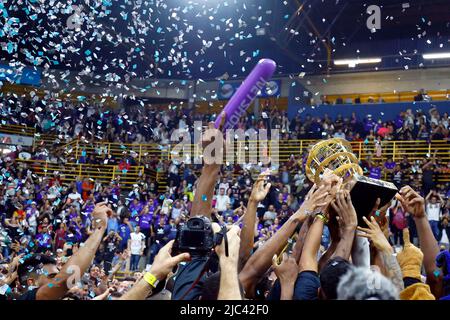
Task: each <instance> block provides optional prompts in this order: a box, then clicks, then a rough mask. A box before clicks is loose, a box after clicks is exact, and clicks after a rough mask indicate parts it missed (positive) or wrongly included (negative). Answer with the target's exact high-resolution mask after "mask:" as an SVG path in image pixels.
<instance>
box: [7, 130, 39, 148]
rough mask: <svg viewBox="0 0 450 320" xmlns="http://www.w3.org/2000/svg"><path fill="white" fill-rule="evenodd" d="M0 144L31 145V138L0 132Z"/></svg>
mask: <svg viewBox="0 0 450 320" xmlns="http://www.w3.org/2000/svg"><path fill="white" fill-rule="evenodd" d="M0 144H8V145H16V146H17V145H19V146H27V147H29V146H32V145H33V138H32V137H25V136H19V135H16V134H8V133H0Z"/></svg>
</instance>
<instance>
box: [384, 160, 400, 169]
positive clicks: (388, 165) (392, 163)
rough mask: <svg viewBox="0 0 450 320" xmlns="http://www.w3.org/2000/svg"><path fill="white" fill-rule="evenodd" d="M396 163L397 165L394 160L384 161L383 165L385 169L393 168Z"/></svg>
mask: <svg viewBox="0 0 450 320" xmlns="http://www.w3.org/2000/svg"><path fill="white" fill-rule="evenodd" d="M396 165H397V164H396V163H395V161H392V162H389V161H386V162H385V163H384V167H385V168H386V169H390V170H392V169H394V168H395V166H396Z"/></svg>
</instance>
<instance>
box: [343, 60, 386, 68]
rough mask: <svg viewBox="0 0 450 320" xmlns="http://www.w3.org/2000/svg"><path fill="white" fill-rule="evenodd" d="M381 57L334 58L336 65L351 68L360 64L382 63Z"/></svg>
mask: <svg viewBox="0 0 450 320" xmlns="http://www.w3.org/2000/svg"><path fill="white" fill-rule="evenodd" d="M380 62H381V58H367V59H344V60H334V65H335V66H349V67H350V68H354V67H356V65H358V64H369V63H380Z"/></svg>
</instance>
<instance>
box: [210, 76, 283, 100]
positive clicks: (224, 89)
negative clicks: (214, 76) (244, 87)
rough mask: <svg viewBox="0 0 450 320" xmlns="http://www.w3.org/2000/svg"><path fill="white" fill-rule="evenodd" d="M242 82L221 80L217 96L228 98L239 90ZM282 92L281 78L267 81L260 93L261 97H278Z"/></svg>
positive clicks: (223, 98) (220, 98)
mask: <svg viewBox="0 0 450 320" xmlns="http://www.w3.org/2000/svg"><path fill="white" fill-rule="evenodd" d="M240 85H241V82H228V81H221V82H219V89H218V91H217V92H218V93H217V97H218V99H219V100H228V99H230V98H231V97H232V96H233V95H234V93H235V92H236V91H237V89H238V88H239V86H240ZM280 94H281V80H271V81H269V82H267V84H266V86H265V88H264V89H263V90H261V92H260V93H259V94H258V97H259V98H268V97H276V96H279V95H280Z"/></svg>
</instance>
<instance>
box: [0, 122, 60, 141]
mask: <svg viewBox="0 0 450 320" xmlns="http://www.w3.org/2000/svg"><path fill="white" fill-rule="evenodd" d="M0 133H9V134H14V135H19V136H26V137H33V144H34V146H39V145H46V146H49V145H53V143H54V142H55V141H56V139H57V138H58V137H57V136H55V135H53V134H47V133H42V134H41V133H37V132H36V129H35V128H32V127H27V126H22V125H15V124H7V125H2V124H0Z"/></svg>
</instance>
